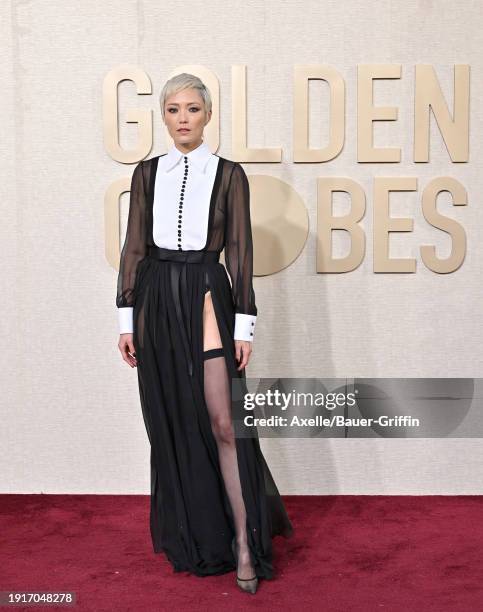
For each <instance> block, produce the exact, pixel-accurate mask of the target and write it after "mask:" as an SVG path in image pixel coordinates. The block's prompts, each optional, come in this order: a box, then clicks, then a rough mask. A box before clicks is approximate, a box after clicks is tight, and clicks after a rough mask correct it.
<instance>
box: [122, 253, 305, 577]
mask: <svg viewBox="0 0 483 612" xmlns="http://www.w3.org/2000/svg"><path fill="white" fill-rule="evenodd" d="M208 288H209V289H210V291H211V296H212V302H213V307H214V311H215V315H216V319H217V323H218V328H219V331H220V337H221V340H222V346H223V353H224V356H225V359H226V363H227V367H228V372H229V375H230V377H231V380H234V379H239V380H237V383H238V385H240V384H242V385H243V384H244V379H245V371H244V370H241V371H238V370H237V362H236V357H235V347H234V340H233V333H234V325H235V308H234V302H233V298H232V293H231V288H230V281H229V278H228V275H227V272H226V269H225V267H224V266H223V265H222V264H221V263H220V262H219V252H217V251H177V250H171V249H165V248H159V247H150V249H149V253H148V255H147V256H146V257H145V258H144V259H142V260H141V261H140V262H139V264H138V270H137V276H136V285H135V296H136V299H135V305H134V311H133V325H134V327H133V342H134V348H135V352H136V359H137V373H138V382H139V394H140V399H141V407H142V412H143V417H144V422H145V425H146V430H147V434H148V438H149V442H150V445H151V509H150V530H151V538H152V543H153V548H154V552H155V553H161V552H164V553H165V555H166V557H167V558H168V560H169V561H170V563H171V564H172V566H173V568H174V571H176V572H179V571H188V572H190V573H193V574H196V575H198V576H208V575H213V574H222V573H225V572H229V571H233V570H234V569H236V562H235V559H234V557H233V554H232V552H231V540H232V538H233V536H234V534H235V527H234V521H233V515H232V511H231V505H230V502H229V499H228V496H227V494H226V491H225V487H224V482H223V476H222V473H221V470H220V465H219V460H218V449H217V444H216V441H215V437H214V435H213V432H212V429H211V424H210V418H209V413H208V410H207V407H206V404H205V398H204V391H203V386H204V385H203V379H204V371H203V367H204V362H203V307H204V295H205V291H206V290H207V289H208ZM240 381H241V382H240ZM242 412H243V408H242V404H241V402H238V401H236V400H233V399H232V417H233V419H234V420H235V419H237V420H239V419H240V418H243V415H242ZM235 440H236V451H237V458H238V467H239V474H240V482H241V487H242V494H243V499H244V502H245V509H246V514H247V537H248V545H249V548H250V552H251V555H252V562H253V565H254V567H255V571H256V574H257V576H258V577H260V578H266V579H270V578H272V577H273V566H272V542H271V538H272V537H274V536H276V535H283V536H285V537H290V536H291V535H292V532H293V529H292V525H291V523H290V520H289V519H288V516H287V513H286V511H285V508H284V505H283V502H282V500H281V497H280V495H279V492H278V490H277V487H276V485H275V483H274V481H273V478H272V475H271V473H270V470H269V468H268V466H267V464H266V462H265V459H264V457H263V454H262V452H261V449H260V444H259V440H258V436H257V435H255V436H254V437H238V436H237V437H236V438H235Z"/></svg>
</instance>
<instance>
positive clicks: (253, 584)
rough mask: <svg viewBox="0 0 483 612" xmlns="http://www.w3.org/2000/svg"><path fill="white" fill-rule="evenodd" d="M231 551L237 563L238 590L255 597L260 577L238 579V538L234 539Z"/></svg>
mask: <svg viewBox="0 0 483 612" xmlns="http://www.w3.org/2000/svg"><path fill="white" fill-rule="evenodd" d="M231 550H232V552H233V556H234V557H235V562H236V564H237V576H236V583H237V585H238V588H239V589H240V590H242V591H243V592H244V593H251V594H252V595H255V593H256V592H257V588H258V576H256V575H255V576H253V578H239V577H238V545H237V543H236V538H235V537H234V538H233V540H232V541H231Z"/></svg>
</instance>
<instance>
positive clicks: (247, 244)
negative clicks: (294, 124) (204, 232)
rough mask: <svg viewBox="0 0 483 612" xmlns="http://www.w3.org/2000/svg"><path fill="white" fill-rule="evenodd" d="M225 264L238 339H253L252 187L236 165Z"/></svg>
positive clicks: (230, 189)
mask: <svg viewBox="0 0 483 612" xmlns="http://www.w3.org/2000/svg"><path fill="white" fill-rule="evenodd" d="M226 214H227V217H226V230H225V264H226V268H227V271H228V274H229V275H230V279H231V284H232V294H233V300H234V303H235V313H236V324H235V339H240V340H253V332H254V327H255V320H256V316H257V307H256V304H255V291H254V290H253V242H252V227H251V218H250V188H249V184H248V178H247V176H246V174H245V171H244V169H243V167H242V166H241V165H240V164H239V163H238V162H236V163H235V165H234V167H233V170H232V174H231V177H230V183H229V186H228V194H227V203H226Z"/></svg>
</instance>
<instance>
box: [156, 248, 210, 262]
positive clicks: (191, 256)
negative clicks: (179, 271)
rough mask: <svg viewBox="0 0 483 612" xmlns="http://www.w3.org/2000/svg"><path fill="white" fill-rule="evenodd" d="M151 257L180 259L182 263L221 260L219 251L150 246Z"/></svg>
mask: <svg viewBox="0 0 483 612" xmlns="http://www.w3.org/2000/svg"><path fill="white" fill-rule="evenodd" d="M148 255H149V257H153V258H154V259H161V260H164V261H178V262H180V263H217V262H218V261H220V252H219V251H179V250H176V249H165V248H162V247H158V246H150V247H149V249H148Z"/></svg>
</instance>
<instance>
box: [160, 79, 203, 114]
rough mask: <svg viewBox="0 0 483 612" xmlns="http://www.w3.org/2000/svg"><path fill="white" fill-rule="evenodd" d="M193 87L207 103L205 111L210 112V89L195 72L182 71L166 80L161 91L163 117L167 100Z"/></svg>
mask: <svg viewBox="0 0 483 612" xmlns="http://www.w3.org/2000/svg"><path fill="white" fill-rule="evenodd" d="M191 88H193V89H196V90H198V93H199V94H200V96H201V98H202V99H203V102H204V104H205V111H206V112H209V111H210V110H211V94H210V90H209V89H208V88H207V87H206V85H205V84H204V83H203V81H202V80H201V79H199V78H198V77H197V76H195V75H194V74H189V73H188V72H182V73H180V74H176V75H175V76H174V77H171V78H170V79H169V80H168V81H166V83H165V84H164V87H163V89H162V91H161V95H160V96H159V104H160V106H161V114H162V116H163V119H164V107H165V104H166V100H167V99H168V98H169V97H170V96H172V95H173V94H175V93H178V91H181V90H183V89H191Z"/></svg>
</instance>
